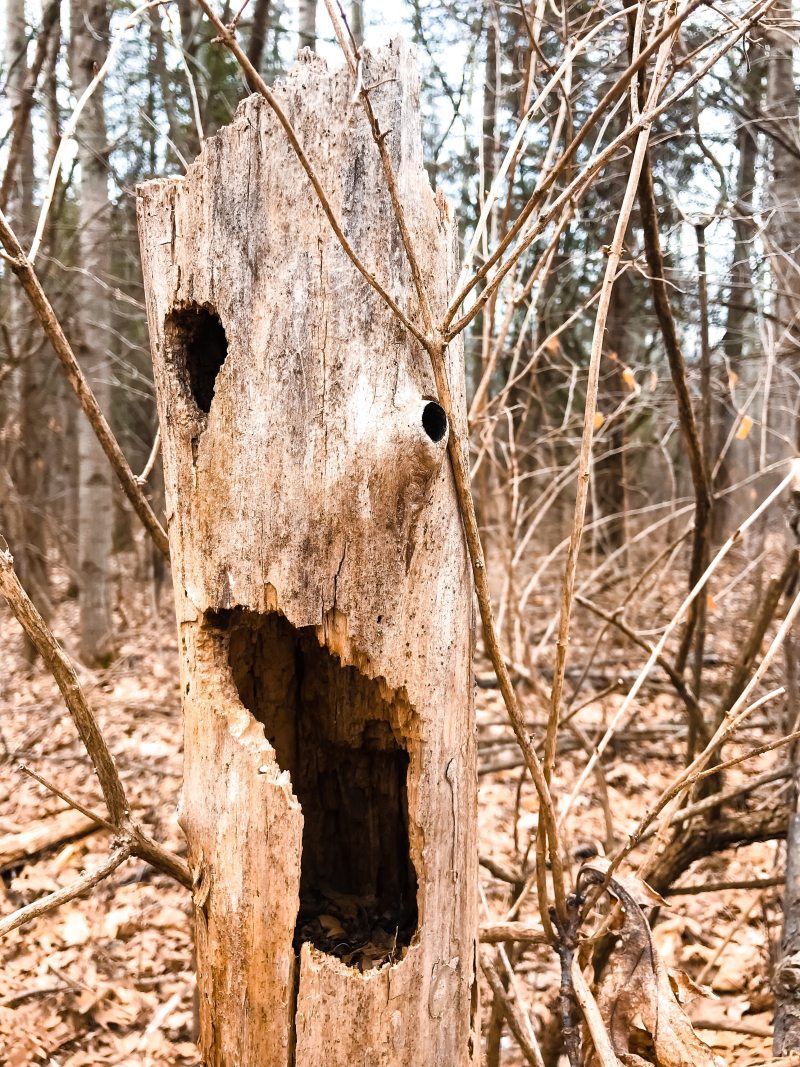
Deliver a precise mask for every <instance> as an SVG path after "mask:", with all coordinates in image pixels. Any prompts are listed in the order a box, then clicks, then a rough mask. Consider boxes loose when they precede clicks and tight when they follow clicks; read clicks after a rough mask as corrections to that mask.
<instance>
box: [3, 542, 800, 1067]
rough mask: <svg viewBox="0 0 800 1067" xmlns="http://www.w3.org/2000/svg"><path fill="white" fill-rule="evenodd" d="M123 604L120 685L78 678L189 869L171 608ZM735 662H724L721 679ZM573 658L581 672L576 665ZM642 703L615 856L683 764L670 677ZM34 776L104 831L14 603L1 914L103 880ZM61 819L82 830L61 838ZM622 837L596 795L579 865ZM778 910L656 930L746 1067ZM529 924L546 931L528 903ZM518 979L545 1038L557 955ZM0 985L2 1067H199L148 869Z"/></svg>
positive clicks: (733, 892)
mask: <svg viewBox="0 0 800 1067" xmlns="http://www.w3.org/2000/svg"><path fill="white" fill-rule="evenodd" d="M124 562H125V564H126V565H127V562H130V561H124ZM739 565H741V560H740V561H739ZM131 566H132V562H131ZM62 592H63V590H62ZM120 592H121V594H122V595H120V596H119V602H120V603H122V604H124V605H125V612H124V616H123V615H121V614H120V615H119V623H120V628H119V638H118V639H119V655H118V657H117V659H116V660H115V662H114V663H113V665H112V666H111V667H109V668H108V669H105V670H98V671H90V670H86V669H82V668H81V669H80V675H81V680H82V683H83V684H84V686H85V688H86V692H87V695H88V697H89V700H90V703H91V705H92V707H93V708H94V710H95V713H96V715H97V717H98V719H99V721H100V725H101V727H102V729H103V731H104V733H105V736H106V738H107V740H108V742H109V745H110V747H111V749H112V751H113V753H114V755H115V757H116V759H117V761H118V764H119V767H120V771H121V775H122V779H123V782H124V784H125V787H126V790H127V793H128V797H129V799H130V800H131V801H132V803H133V806H134V811H135V815H136V817H137V818H138V819H139V820H140V821H141V822H142V823H144V824H145V825H146V826H147V827H148V828H149V830H150V831H151V833H152V834H153V836H154V837H155V838H156V839H158V840H160V841H162V842H163V843H164V844H166V845H167V846H169V847H170V848H172V849H175V850H177V851H182V850H183V848H184V846H183V840H182V833H181V830H180V827H179V826H178V822H177V816H176V806H177V801H178V794H179V788H180V780H181V764H182V752H181V743H182V731H181V726H180V698H179V686H178V679H177V671H176V664H177V642H176V637H175V628H174V621H173V616H172V608H171V603H170V599H169V596H168V595H166V594H165V595H164V596H163V597H162V603H161V604H160V606H159V608H158V610H157V611H156V610H155V609H154V607H153V605H152V598H149V597H148V598H146V597H144V596H143V595H142V594H141V593H140V592H137V591H135V590H134V589H128V588H127V587H125V586H124V585H123V587H122V589H121V590H120ZM56 599H58V598H56ZM726 608H727V610H728V611H729V613H730V611H731V608H730V607H729V606H728V605H726ZM741 611H742V612H745V608H744V607H742V608H741ZM76 623H77V608H76V604H75V601H74V600H70V599H67V598H62V599H61V601H60V604H59V607H58V609H57V611H56V615H55V618H54V619H53V621H52V625H53V629H54V631H55V633H56V635H57V636H58V637H59V639H60V640H62V643H63V644H64V647H65V648H66V650H67V651H68V652H69V653H70V654H72V653H74V652H75V649H74V647H73V643H72V642H71V640H70V638H69V635H71V634H75V633H76ZM578 625H579V626H580V622H579V623H578ZM577 643H578V639H577V638H576V646H577ZM733 651H734V650H733V649H730V650H728V653H726V652H724V651H721V650H720V649H719V648H718V647H716V648H714V651H713V654H714V655H716V656H717V658H718V661H719V673H720V676H723V675H724V670H725V666H726V662H727V657H728V656H729V655H730V656H732V655H733ZM602 652H603V655H602V658H600V657H597V656H595V658H594V660H593V662H592V664H591V671H590V674H589V678H588V681H587V683H586V689H585V691H588V692H589V693H591V692H592V691H595V692H598V691H601V690H602V689H603V688H604V687H607V686H608V682H609V679H611V680H613V679H614V678H615V677H616V676H617V674H619V673H623V677H624V679H625V680H627V674H626V673H625V671H627V672H628V673H630V669H632V668H635V669H638V668H639V667H640V666H641V664H642V662H643V659H644V656H643V654H642V653H641V652H640V651H639V650H635V653H634V654H633V655H631V653H630V652H629V651H628V652H627V653H626V652H625V650H624V648H623V647H622V646H620V645H619V644H618V643H617V642H616V641H615V640H613V639H611V638H609V640H608V642H606V644H604V645H603V646H602ZM573 654H575V659H576V662H577V661H580V658H581V657H580V655H579V654H577V652H576V650H575V649H573ZM626 657H627V658H626ZM476 673H477V675H478V677H479V679H480V682H481V685H479V687H478V688H477V690H476V701H477V715H478V724H479V730H478V737H479V761H480V771H481V773H480V777H479V788H480V793H479V820H480V839H481V845H480V851H481V854H482V855H483V856H488V857H490V858H491V859H492V860H494V862H495V864H502V865H505V866H506V867H508V868H519V866H520V862H521V859H522V857H523V856H524V854H525V852H526V849H527V848H528V847H529V845H530V842H531V839H532V835H533V837H535V832H536V824H537V816H536V801H535V797H534V794H533V790H532V788H531V786H530V783H529V781H528V780H525V779H524V778H523V777H522V776H521V768H520V767H519V766H504V764H505V765H507V764H512V763H514V762H515V759H516V751H515V749H514V747H513V744H511V743H509V739H510V733H509V730H508V727H507V726H506V725H505V721H506V719H505V715H504V712H503V708H502V704H501V701H500V698H499V694H498V693H497V690H496V689H493V688H491V687H489V685H490V682H489V670H488V667H487V666H486V665H485V664H478V668H477V672H476ZM778 684H780V682H778ZM623 691H624V690H623ZM623 691H617V692H614V693H611V694H609V695H607V696H606V697H604V698H603V699H601V700H598V701H595V702H594V703H592V704H589V705H588V706H587V707H586V708H585V709H583V710H582V711H581V713H580V723H581V725H582V727H583V729H584V730H585V731H590V732H592V731H593V730H594V728H596V727H600V726H602V725H603V724H604V723H605V722H607V721H608V719H609V717H610V716H611V715H612V714H613V712H614V710H615V708H616V707H618V706H619V703H620V701H621V700H622V698H623ZM643 697H644V698H643V699H642V701H641V703H640V704H639V706H638V709H637V713H636V716H635V719H634V720H633V722H632V723H630V724H628V726H627V727H626V728H625V730H623V732H622V734H621V736H620V741H619V743H618V744H617V745H616V746H615V748H614V749H613V754H612V757H611V758H610V759H609V760H608V761H607V767H606V785H607V789H608V795H609V803H608V807H607V814H608V815H610V817H611V819H612V822H613V834H614V837H615V839H616V840H617V841H620V840H623V839H624V837H625V835H626V834H627V833H629V832H630V831H631V830H632V829H633V828H634V826H635V825H636V822H637V819H638V817H640V816H641V814H642V812H643V811H645V810H646V808H647V806H648V804H649V802H650V801H652V800H653V798H654V797H655V796H656V795H657V793H658V791H659V790H660V789H661V788H663V786H664V785H665V784H667V783H668V782H669V781H670V780H671V779H672V778H673V777H674V775H675V774H676V773H677V771H678V770H679V769H680V767H681V766H682V765H683V760H684V754H685V753H684V748H685V725H684V715H683V713H682V710H681V705H680V703H679V702H677V701H676V698H675V695H674V694H673V693H672V692H671V691H670V690H668V689H667V688H666V683H665V682H664V680H663V678H662V677H658V676H654V678H653V683H652V684H650V685H649V686H648V688H646V689H645V690H644V694H643ZM528 699H529V700H530V701H531V705H530V718H532V719H536V718H537V717H538V718H541V715H538V716H537V714H536V713H535V712H534V710H533V704H532V700H533V697H532V695H531V694H528ZM766 736H774V731H773V732H772V733H770V732H769V730H767V731H766V732H765V731H764V730H763V729H762V730H761V732H759V728H758V726H757V725H756V726H755V727H753V730H752V731H751V733H749V734H748V735H747V737H744V738H742V739H741V743H742V745H744V746H745V747H746V745H747V744H750V745H752V744H755V743H758V741H759V740H760V739H762V738H763V737H766ZM565 749H566V750H565V751H564V752H563V753H562V754H561V755H560V757H559V760H558V765H557V774H556V780H555V784H556V790H557V792H558V794H559V795H560V796H566V795H568V793H569V791H570V789H571V787H572V785H573V784H574V782H575V780H576V776H577V774H578V773H579V771H580V769H581V768H582V767H583V765H584V763H585V759H586V757H585V754H584V752H583V751H582V750H580V749H578V748H577V746H575V745H573V746H572V747H570V746H569V745H567V746H565ZM785 759H786V754H785V752H783V753H782V750H778V752H777V753H771V754H770V755H768V756H765V757H760V758H759V759H757V760H754V761H752V762H753V766H750V765H749V764H746V765H744V767H743V768H742V769H741V770H740V771H738V772H737V774H739V775H741V776H745V775H748V774H756V773H763V772H764V771H765V770H768V769H770V768H771V767H773V766H780V764H781V762H782V761H784V762H785ZM23 763H24V764H27V765H28V766H29V767H30V768H31V769H32V770H35V771H36V773H37V774H38V775H40V776H41V777H42V778H44V779H47V780H48V781H50V782H52V783H55V784H56V785H57V786H58V788H59V789H60V790H61V791H62V792H65V793H68V794H72V795H74V796H75V797H77V798H79V799H80V801H81V802H82V804H83V805H85V806H86V807H88V808H90V809H92V810H96V811H98V812H101V813H102V811H103V806H102V800H101V798H100V795H99V791H98V789H97V785H96V781H95V780H94V777H93V776H92V775H91V774H90V772H89V768H88V762H87V758H86V756H85V753H84V751H83V749H82V746H81V744H80V742H79V740H78V738H77V737H76V734H75V730H74V727H73V725H72V722H71V720H70V719H69V717H68V715H67V714H66V712H65V709H64V706H63V704H62V701H61V699H60V696H59V693H58V691H57V689H56V687H55V684H54V682H53V680H52V678H51V677H50V676H49V674H47V672H46V671H45V670H44V668H43V667H42V665H41V663H36V664H34V665H33V667H32V668H31V667H30V666H29V664H28V662H27V660H26V657H25V654H24V645H23V640H22V638H21V635H20V634H19V631H18V629H17V627H16V624H15V622H14V620H13V619H12V618H11V616H10V614H9V612H8V611H7V609H6V608H5V606H4V605H3V606H2V607H0V870H1V871H2V878H0V913H7V912H10V911H12V910H14V909H15V908H18V907H20V906H21V905H23V904H25V903H28V902H30V901H31V900H34V899H35V898H36V897H37V896H40V895H42V894H43V893H46V892H50V891H52V890H54V889H56V888H58V887H59V886H64V885H66V884H68V883H69V882H71V881H73V880H74V879H75V878H76V877H77V876H78V875H79V874H80V872H81V871H83V870H85V869H91V868H93V867H95V866H96V865H97V864H99V863H100V862H101V861H102V860H103V859H104V858H105V857H106V856H107V855H108V849H109V837H108V834H107V832H106V831H104V830H102V829H100V830H96V829H92V830H89V832H87V827H86V824H85V821H82V817H78V818H77V820H76V819H75V813H74V812H73V813H71V814H66V815H61V816H58V813H59V812H64V811H65V804H64V802H63V801H62V800H60V799H58V798H57V797H55V796H54V795H53V794H52V793H50V792H48V790H47V789H46V788H44V787H43V786H42V785H40V784H39V783H37V782H36V781H34V780H33V779H32V778H30V777H29V776H28V775H26V774H25V772H24V771H23V770H22V769H21V767H20V765H21V764H23ZM492 767H495V768H496V769H494V770H492V769H491V768H492ZM733 780H734V781H736V780H737V779H736V778H734V779H733ZM781 788H782V785H781V783H780V782H779V783H777V784H776V783H773V785H772V786H771V787H768V791H767V792H763V793H757V794H754V795H753V796H752V797H749V798H748V801H747V805H748V807H750V808H753V807H757V806H758V805H759V804H762V805H769V804H774V803H776V798H777V796H778V795H779V791H780V789H781ZM58 819H60V820H62V822H63V821H65V820H66V821H67V822H69V821H70V820H73V821H72V822H71V823H70V825H69V826H63V825H60V824H59V822H58ZM608 830H609V827H607V826H606V823H605V821H604V816H603V811H602V808H601V806H600V804H599V803H598V795H597V793H596V791H595V790H594V786H593V783H590V785H589V786H588V787H587V789H586V790H585V794H584V795H582V796H580V797H579V798H578V800H577V803H576V805H575V808H574V811H573V813H572V815H571V816H570V818H569V820H568V822H567V833H568V839H569V844H570V848H571V850H572V857H573V859H575V863H576V866H577V864H578V863H579V861H580V857H581V856H585V855H587V854H588V853H590V852H591V851H593V850H598V851H600V852H601V853H602V852H603V850H604V846H605V843H606V839H607V833H608ZM30 831H43V832H45V833H47V832H51V831H52V834H53V835H54V836H55V837H56V838H57V843H56V844H55V845H51V846H50V847H42V845H41V841H39V842H38V843H37V842H33V843H31V841H30V840H29V836H28V835H29V832H30ZM70 835H71V837H70ZM515 841H516V844H517V851H516V852H515ZM20 852H21V853H22V854H20ZM782 852H783V849H782V846H781V845H780V844H779V843H774V842H769V843H763V844H754V845H749V846H747V847H746V848H742V849H740V850H739V851H738V852H728V853H724V854H719V855H716V856H712V857H709V858H707V859H704V860H701V861H700V862H698V863H696V864H695V865H694V867H693V868H692V869H691V870H690V871H689V872H687V874H685V875H684V876H682V878H681V879H680V884H681V885H682V886H693V887H697V886H700V885H702V884H703V883H718V882H720V881H725V880H751V879H754V878H764V879H771V878H775V877H776V876H779V875H780V874H781V872H782V869H783V855H782ZM481 885H482V901H481V915H482V921H483V922H489V921H498V920H500V919H503V918H505V917H506V912H507V910H508V907H509V902H510V896H509V893H510V887H509V886H508V885H507V884H506V883H504V882H503V881H502V880H499V879H498V878H496V877H495V876H494V875H492V874H491V873H490V872H489V870H487V869H486V868H485V867H482V868H481ZM780 892H781V889H780V886H772V887H767V888H763V887H762V888H759V889H756V890H752V889H751V890H740V889H721V890H717V891H714V892H705V893H681V894H675V895H671V896H670V898H669V907H668V908H663V909H661V913H660V915H659V918H658V922H657V923H656V924H655V926H654V938H655V942H656V944H657V946H658V948H659V950H660V951H661V952H662V953H663V955H664V957H665V958H666V959H667V961H668V963H669V964H670V965H671V966H673V967H675V968H681V969H684V970H685V971H687V972H688V973H689V974H690V975H691V977H692V978H693V979H694V980H695V981H697V982H699V984H701V985H703V986H705V987H708V989H709V991H710V993H711V996H710V997H700V998H699V999H697V1000H696V1001H694V1002H693V1003H692V1004H691V1005H690V1007H689V1009H688V1010H689V1013H690V1015H691V1016H692V1018H693V1019H694V1020H696V1021H697V1022H699V1023H701V1024H703V1029H702V1030H701V1031H700V1032H701V1034H702V1036H703V1037H704V1039H705V1040H706V1041H708V1042H709V1043H711V1044H713V1046H714V1048H715V1050H716V1051H717V1052H718V1054H719V1055H720V1056H721V1057H722V1058H723V1059H724V1060H725V1062H727V1063H729V1064H731V1065H733V1067H745V1065H750V1064H763V1063H765V1062H766V1061H768V1060H769V1059H770V1044H771V1042H770V1028H771V1023H772V1007H773V1004H772V995H771V992H770V970H771V964H772V960H773V958H774V953H775V945H776V943H777V939H778V938H779V935H780ZM517 917H518V918H520V919H529V920H530V921H536V916H535V913H534V908H533V904H532V900H531V898H530V897H529V898H528V899H527V900H526V901H525V903H524V904H523V906H522V908H521V909H520V911H519V914H518V915H517ZM515 971H516V975H517V976H518V978H517V991H516V992H517V994H518V997H519V1000H520V1002H521V1004H522V1005H524V1006H525V1008H526V1010H527V1011H528V1012H529V1015H530V1017H531V1019H532V1020H534V1024H535V1025H537V1027H538V1024H539V1023H544V1022H545V1021H546V1019H547V1018H548V1016H549V1015H550V1011H551V1006H552V1003H553V993H554V991H555V990H556V988H557V979H558V973H557V966H556V961H555V959H554V957H552V956H550V955H549V954H548V952H547V951H546V950H545V949H533V950H527V951H526V952H525V953H524V954H523V955H521V956H520V958H518V959H516V960H515ZM0 974H2V983H0V1064H2V1065H3V1067H6V1065H7V1067H23V1065H27V1064H47V1065H52V1067H83V1065H87V1067H88V1065H98V1064H131V1065H138V1064H141V1065H143V1067H144V1065H155V1064H170V1065H190V1064H195V1063H197V1052H196V1048H195V1045H194V1043H193V1040H192V1032H193V1006H192V1005H193V989H194V979H193V974H192V919H191V908H190V900H189V894H188V893H187V892H186V891H185V890H184V889H183V888H181V887H180V886H178V885H177V884H175V883H173V882H171V881H170V880H169V879H168V878H167V877H166V876H164V875H161V874H158V873H156V872H154V871H153V870H152V869H150V868H148V867H147V866H146V865H144V864H142V863H139V862H138V861H130V862H129V863H128V864H127V865H123V867H121V868H120V869H119V870H118V871H117V872H115V874H114V875H113V876H112V877H110V878H109V879H107V880H106V881H105V882H103V883H102V884H101V885H100V886H99V887H98V888H96V889H95V890H94V891H93V892H92V893H91V895H90V896H88V897H87V898H85V899H80V900H76V901H74V902H72V903H70V904H68V905H66V906H64V907H63V908H61V909H60V910H59V911H56V912H53V913H51V914H48V915H46V916H44V917H42V918H39V919H37V920H36V921H35V922H33V923H32V924H30V925H28V926H25V927H23V928H21V929H18V930H16V931H14V932H13V933H11V934H10V935H8V936H7V937H6V938H5V939H4V940H3V941H2V942H1V943H0ZM489 1003H490V997H489V996H488V995H484V997H483V1013H484V1021H485V1022H486V1021H487V1020H488V1017H489ZM503 1048H504V1056H503V1060H502V1062H503V1064H505V1065H513V1067H516V1065H517V1064H519V1063H521V1062H522V1060H521V1059H519V1058H518V1053H517V1051H516V1049H515V1046H514V1044H513V1039H511V1038H509V1037H504V1038H503ZM432 1067H433V1065H432Z"/></svg>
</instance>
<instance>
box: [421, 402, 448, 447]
mask: <svg viewBox="0 0 800 1067" xmlns="http://www.w3.org/2000/svg"><path fill="white" fill-rule="evenodd" d="M422 428H423V430H424V431H425V433H426V434H427V435H428V437H430V439H431V441H435V442H438V441H441V439H442V438H443V437H444V435H445V434H446V433H447V416H446V415H445V413H444V408H443V407H442V406H441V404H437V403H436V401H435V400H429V401H428V403H427V404H426V405H425V407H424V408H423V409H422Z"/></svg>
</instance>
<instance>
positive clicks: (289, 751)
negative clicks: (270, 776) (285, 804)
mask: <svg viewBox="0 0 800 1067" xmlns="http://www.w3.org/2000/svg"><path fill="white" fill-rule="evenodd" d="M214 620H215V622H216V623H217V625H219V624H220V623H222V624H223V625H224V627H225V629H226V630H227V634H228V659H229V664H230V668H231V673H232V676H233V680H234V683H235V685H236V688H237V690H238V692H239V696H240V699H241V701H242V703H243V704H244V705H245V707H246V708H247V709H248V710H249V711H250V712H251V713H252V714H253V716H254V717H255V718H256V719H257V720H258V721H259V722H260V723H262V724H263V726H264V732H265V735H266V737H267V740H268V741H269V742H270V743H271V744H272V746H273V747H274V749H275V752H276V756H277V760H278V763H279V765H280V767H281V769H283V770H287V771H289V774H290V776H291V782H292V789H293V791H294V794H295V796H296V797H297V799H298V800H299V802H300V805H301V807H302V811H303V845H302V849H303V851H302V858H301V877H300V911H299V914H298V917H297V925H296V927H295V949H296V951H299V949H300V946H301V944H302V943H303V942H304V941H310V942H311V943H312V944H313V945H315V946H316V948H318V949H320V950H321V951H323V952H327V953H329V954H331V955H334V956H336V957H337V958H338V959H340V960H342V961H343V962H344V963H346V964H348V965H350V966H353V967H357V968H359V969H360V970H362V971H365V970H369V969H371V968H373V967H379V966H381V965H382V964H384V963H386V962H388V961H395V960H398V959H400V958H402V956H403V955H404V953H405V950H406V948H407V947H408V945H409V944H410V943H411V939H412V937H413V936H414V933H415V931H416V928H417V918H418V916H417V875H416V871H415V869H414V864H413V861H412V859H411V855H410V848H409V834H408V790H407V775H408V770H409V756H408V752H407V750H406V748H405V747H404V745H403V741H402V738H401V737H400V736H399V733H398V731H397V729H396V728H394V729H393V723H395V724H396V723H397V722H398V718H399V716H398V711H400V710H402V709H401V707H400V701H401V699H402V698H401V697H399V696H398V695H397V694H394V693H393V692H392V691H391V690H389V689H387V688H386V687H385V686H383V687H382V686H381V685H380V684H379V683H378V682H377V681H375V680H374V679H372V678H368V677H366V676H365V675H363V674H361V673H360V671H358V670H357V668H355V667H352V666H342V664H341V663H340V662H339V660H338V659H337V658H336V657H335V656H333V655H332V654H331V653H330V652H329V651H328V650H327V649H326V648H325V647H323V646H322V645H320V643H319V641H318V640H317V637H316V634H315V631H314V629H313V628H312V627H308V628H304V629H296V628H295V627H293V626H292V625H291V624H290V623H289V622H287V620H286V619H285V618H283V616H281V615H278V614H275V613H271V614H267V615H259V614H256V613H252V612H248V611H245V610H243V609H240V608H235V609H233V610H231V611H228V612H224V613H215V615H214Z"/></svg>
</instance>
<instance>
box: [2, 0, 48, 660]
mask: <svg viewBox="0 0 800 1067" xmlns="http://www.w3.org/2000/svg"><path fill="white" fill-rule="evenodd" d="M27 47H28V27H27V26H26V23H25V4H24V0H8V3H7V7H6V71H7V78H8V99H9V102H10V104H11V109H12V116H13V120H14V125H15V126H17V125H19V124H20V123H23V111H22V106H23V97H24V92H25V82H26V78H27V74H28V62H27ZM33 193H34V168H33V137H32V134H31V120H30V115H28V117H27V119H26V120H24V124H23V130H22V141H21V144H20V151H19V157H18V159H17V164H16V180H15V182H14V186H13V193H12V197H11V202H10V204H9V205H8V210H9V214H10V216H11V218H12V220H13V222H14V226H15V229H16V231H17V233H18V235H19V236H20V237H21V238H22V240H23V242H27V241H29V240H30V239H31V237H32V236H33V231H34V227H35V217H34V208H33ZM31 327H32V320H31V313H30V305H29V304H28V301H27V300H26V299H25V296H24V294H23V292H22V290H21V288H20V287H19V286H18V285H17V284H16V282H15V281H14V282H13V283H12V285H11V287H10V293H9V336H10V339H11V348H12V351H11V353H10V356H11V358H12V360H13V362H14V369H13V370H12V372H11V376H10V381H9V382H8V383H7V385H6V387H5V393H6V396H7V398H8V399H7V402H6V403H7V407H6V427H5V434H4V435H3V436H4V444H5V448H4V450H3V451H4V453H5V457H4V462H5V464H6V467H7V475H6V480H7V489H8V490H10V492H9V493H7V494H6V496H5V505H4V509H3V510H4V521H5V524H6V529H7V531H8V532H7V535H6V536H7V537H8V538H9V540H10V541H12V542H13V543H12V548H13V551H14V556H15V561H16V567H17V572H18V574H19V576H20V579H21V580H22V581H23V582H24V583H25V585H26V587H27V588H28V589H29V590H30V591H31V593H32V594H33V596H34V597H35V598H36V602H37V606H38V608H39V610H40V611H41V612H42V614H43V615H44V616H45V618H48V617H49V608H50V605H49V582H48V571H47V543H46V536H45V531H46V524H45V523H44V521H43V515H44V499H45V491H46V464H45V454H44V453H45V447H46V444H47V422H46V418H45V417H44V397H43V391H44V366H45V353H43V352H42V350H41V346H40V345H37V344H35V343H34V340H35V338H36V337H37V334H36V332H35V331H34V330H32V328H31ZM12 512H13V514H12ZM26 647H27V649H28V652H29V654H30V655H31V656H33V655H34V649H33V646H32V645H31V644H26Z"/></svg>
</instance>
